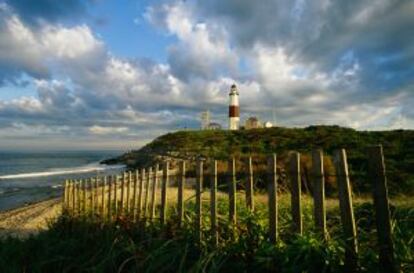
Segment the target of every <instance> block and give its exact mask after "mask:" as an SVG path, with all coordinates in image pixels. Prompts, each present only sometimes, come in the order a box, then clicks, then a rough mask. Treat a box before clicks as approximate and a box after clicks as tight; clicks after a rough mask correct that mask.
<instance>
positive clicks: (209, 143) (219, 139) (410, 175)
mask: <svg viewBox="0 0 414 273" xmlns="http://www.w3.org/2000/svg"><path fill="white" fill-rule="evenodd" d="M376 144H382V145H383V147H384V153H385V161H386V168H387V174H388V180H389V182H388V183H389V186H390V193H391V194H398V193H405V194H412V193H414V131H413V130H394V131H356V130H354V129H350V128H342V127H339V126H310V127H307V128H283V127H275V128H268V129H255V130H240V131H224V130H216V131H179V132H175V133H169V134H166V135H163V136H160V137H158V138H156V139H155V140H153V141H152V142H151V143H149V144H147V145H145V146H144V147H142V148H141V149H139V150H136V151H131V152H129V153H126V154H124V155H122V156H120V157H118V158H115V159H110V160H107V161H106V163H124V164H127V165H128V166H129V167H131V168H136V167H139V168H140V167H146V166H149V165H152V164H154V163H155V162H159V161H161V160H162V159H164V158H166V157H167V158H177V159H181V158H185V159H194V158H195V157H197V156H199V155H201V156H204V157H207V158H211V157H213V158H216V159H218V160H222V161H223V162H225V161H227V160H228V159H229V158H231V156H235V157H236V158H237V160H238V163H239V164H238V165H242V164H244V163H245V162H246V160H245V159H246V158H247V157H248V156H249V155H252V156H254V157H255V158H256V159H255V165H256V167H258V168H259V169H260V168H262V169H263V168H264V166H265V157H266V155H269V154H271V153H277V154H278V165H279V166H278V168H280V170H281V173H283V172H284V171H285V169H286V168H285V166H286V163H287V160H288V159H289V152H291V151H298V152H301V153H302V166H303V167H302V168H303V171H304V173H305V174H306V173H308V172H309V169H310V167H311V162H310V152H311V151H312V149H315V148H322V149H323V150H324V153H325V155H326V162H325V169H326V172H327V182H328V184H329V183H331V184H334V181H333V180H334V179H332V178H330V174H334V168H333V166H332V158H331V156H332V154H333V151H334V150H335V149H338V148H345V149H347V153H348V161H349V164H350V172H351V177H352V180H353V181H352V182H353V184H354V190H356V191H359V192H362V193H363V192H367V191H370V185H369V184H368V183H367V182H366V167H367V153H366V148H367V147H368V146H370V145H376ZM222 164H225V163H222ZM219 168H220V167H219ZM221 169H222V170H224V169H226V166H225V165H222V166H221ZM304 179H305V180H306V177H305V178H304Z"/></svg>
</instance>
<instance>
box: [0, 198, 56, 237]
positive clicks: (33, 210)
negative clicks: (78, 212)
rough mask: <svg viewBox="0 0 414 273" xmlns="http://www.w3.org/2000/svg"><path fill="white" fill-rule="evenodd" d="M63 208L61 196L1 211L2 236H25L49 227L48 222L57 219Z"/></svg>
mask: <svg viewBox="0 0 414 273" xmlns="http://www.w3.org/2000/svg"><path fill="white" fill-rule="evenodd" d="M61 209H62V203H61V199H60V198H54V199H50V200H46V201H41V202H38V203H35V204H31V205H28V206H24V207H20V208H17V209H13V210H9V211H5V212H0V236H1V237H4V236H8V235H11V236H17V237H20V238H24V237H27V236H29V235H30V234H36V233H38V232H39V231H41V230H45V229H47V227H48V222H49V221H52V220H53V219H56V217H58V216H59V214H60V213H61V211H62V210H61Z"/></svg>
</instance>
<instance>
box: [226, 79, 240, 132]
mask: <svg viewBox="0 0 414 273" xmlns="http://www.w3.org/2000/svg"><path fill="white" fill-rule="evenodd" d="M229 96H230V105H229V130H238V129H239V124H240V108H239V91H237V87H236V85H235V84H233V85H232V86H231V88H230V94H229Z"/></svg>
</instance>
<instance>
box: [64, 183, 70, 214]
mask: <svg viewBox="0 0 414 273" xmlns="http://www.w3.org/2000/svg"><path fill="white" fill-rule="evenodd" d="M63 185H64V186H63V209H64V210H68V204H69V201H68V199H69V190H68V180H67V179H66V180H65V181H64V183H63Z"/></svg>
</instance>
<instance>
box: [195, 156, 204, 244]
mask: <svg viewBox="0 0 414 273" xmlns="http://www.w3.org/2000/svg"><path fill="white" fill-rule="evenodd" d="M203 176H204V173H203V161H202V160H201V159H198V160H197V168H196V221H195V224H196V232H197V239H198V243H201V239H202V238H201V237H202V231H201V230H202V210H203V203H202V190H203Z"/></svg>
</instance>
